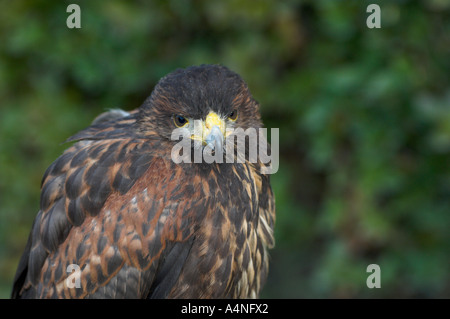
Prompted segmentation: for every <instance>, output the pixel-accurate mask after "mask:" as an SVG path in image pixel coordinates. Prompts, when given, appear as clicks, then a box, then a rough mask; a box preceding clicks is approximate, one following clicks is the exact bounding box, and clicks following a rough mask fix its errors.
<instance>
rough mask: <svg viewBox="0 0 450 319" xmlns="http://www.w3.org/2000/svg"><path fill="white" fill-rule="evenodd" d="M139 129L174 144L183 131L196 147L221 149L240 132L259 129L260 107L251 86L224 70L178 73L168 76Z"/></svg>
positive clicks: (210, 67) (144, 112) (152, 97)
mask: <svg viewBox="0 0 450 319" xmlns="http://www.w3.org/2000/svg"><path fill="white" fill-rule="evenodd" d="M139 122H140V127H141V130H142V131H143V132H144V133H145V132H146V131H148V132H155V133H157V134H158V135H159V136H160V137H161V138H162V139H164V140H171V142H172V143H176V141H172V139H171V137H172V133H173V131H174V130H176V129H179V128H183V129H185V132H186V133H187V136H189V137H190V138H191V140H192V141H193V143H192V145H193V147H195V145H197V146H198V145H200V146H202V147H206V146H209V147H211V148H212V149H214V148H217V147H221V146H222V145H223V142H224V139H225V138H226V137H227V136H228V135H229V134H230V133H231V132H232V131H233V130H234V129H236V128H242V129H243V130H246V129H247V128H250V127H252V128H255V129H256V128H260V127H261V126H262V124H261V117H260V114H259V105H258V103H257V102H256V101H255V100H254V99H253V97H252V95H251V93H250V91H249V89H248V87H247V84H246V83H245V82H244V80H243V79H242V78H241V77H240V76H239V75H238V74H236V73H235V72H233V71H231V70H229V69H228V68H226V67H224V66H219V65H201V66H192V67H188V68H186V69H178V70H176V71H174V72H172V73H170V74H168V75H167V76H165V77H163V78H162V79H161V80H160V81H159V83H158V84H157V85H156V87H155V89H154V90H153V92H152V94H151V95H150V97H149V98H148V99H147V100H146V101H145V102H144V104H143V105H142V106H141V109H140V120H139Z"/></svg>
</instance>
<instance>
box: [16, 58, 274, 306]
mask: <svg viewBox="0 0 450 319" xmlns="http://www.w3.org/2000/svg"><path fill="white" fill-rule="evenodd" d="M211 106H213V109H214V110H215V111H217V112H218V113H222V114H224V112H227V111H228V110H229V109H230V108H236V109H239V112H240V113H239V114H240V116H239V121H238V124H239V125H240V127H243V128H247V127H260V125H261V124H260V117H259V112H258V105H257V103H256V101H254V100H253V98H252V97H251V95H250V93H249V91H248V88H247V87H246V85H245V83H244V82H243V81H242V79H241V78H240V77H239V76H238V75H236V74H235V73H233V72H231V71H229V70H228V69H226V68H224V67H219V66H200V67H193V68H188V69H186V70H178V71H176V72H174V73H173V74H172V75H169V76H168V77H166V78H163V79H162V80H161V81H160V83H159V84H158V85H157V87H156V88H155V90H154V92H153V93H152V95H151V96H150V98H149V99H147V101H146V102H145V103H144V104H143V105H142V106H141V108H139V109H138V110H136V111H133V112H130V113H126V112H123V111H111V112H109V113H107V114H103V115H101V116H99V117H98V118H97V119H96V120H95V121H94V122H93V124H92V126H90V127H88V128H87V129H86V130H84V131H82V132H80V133H78V134H76V135H75V136H74V137H72V138H71V139H69V141H76V143H75V144H73V146H71V147H70V148H68V149H67V150H66V151H65V152H64V153H63V154H62V155H61V156H60V157H59V158H58V159H57V160H56V161H55V162H54V163H53V164H52V165H51V166H50V167H49V168H48V169H47V171H46V172H45V174H44V177H43V180H42V189H41V203H40V210H39V212H38V215H37V217H36V219H35V221H34V223H33V226H32V230H31V233H30V236H29V239H28V243H27V247H26V249H25V252H24V254H23V256H22V259H21V261H20V263H19V266H18V269H17V274H16V277H15V280H14V287H13V292H12V297H14V298H249V297H250V298H256V297H257V296H258V294H259V291H260V289H261V288H262V286H263V284H264V280H265V278H266V276H267V272H268V253H267V249H268V248H272V247H273V245H274V237H273V226H274V221H275V204H274V197H273V193H272V190H271V188H270V181H269V176H268V175H263V174H261V169H260V165H262V164H261V163H256V164H251V163H248V162H246V163H242V164H238V163H235V164H226V163H222V164H217V163H213V164H203V163H200V164H184V163H182V164H178V165H177V164H175V163H174V162H173V161H172V160H171V157H170V151H171V147H172V146H173V143H174V142H173V141H171V140H170V139H169V138H168V137H169V136H170V131H171V129H173V127H172V126H173V125H172V124H173V123H171V122H170V121H171V118H172V114H174V112H178V113H181V114H192V116H194V117H198V118H202V117H204V116H205V112H206V111H208V108H211ZM70 264H77V265H79V266H80V268H81V277H80V278H81V288H69V287H68V285H67V284H66V279H67V277H68V275H69V274H68V273H67V271H66V270H67V267H68V266H69V265H70Z"/></svg>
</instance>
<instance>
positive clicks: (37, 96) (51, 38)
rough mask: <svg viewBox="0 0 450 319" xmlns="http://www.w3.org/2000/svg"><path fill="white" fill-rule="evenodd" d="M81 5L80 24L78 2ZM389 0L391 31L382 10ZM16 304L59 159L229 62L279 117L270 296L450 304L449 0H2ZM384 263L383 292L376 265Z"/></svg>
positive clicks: (7, 211) (266, 116) (4, 139)
mask: <svg viewBox="0 0 450 319" xmlns="http://www.w3.org/2000/svg"><path fill="white" fill-rule="evenodd" d="M72 2H74V3H78V4H80V6H81V25H82V28H81V29H68V28H67V27H66V19H67V17H68V15H69V14H68V13H66V7H67V5H68V4H70V3H72ZM370 3H378V4H379V5H380V7H381V23H382V28H381V29H369V28H367V26H366V19H367V17H368V13H366V7H367V5H368V4H370ZM0 6H1V9H0V134H1V135H0V137H1V140H0V297H4V298H6V297H8V296H9V293H10V289H11V283H12V278H13V276H14V273H15V268H16V266H17V263H18V259H19V257H20V254H21V253H22V250H23V248H24V246H25V242H26V239H27V236H28V233H29V230H30V227H31V223H32V220H33V218H34V216H35V215H36V213H37V211H38V207H39V185H40V180H41V177H42V175H43V173H44V171H45V169H46V168H47V167H48V165H50V163H51V162H52V161H53V160H54V159H55V158H56V157H57V156H58V155H59V154H61V152H62V151H63V150H64V149H65V148H66V147H67V145H63V144H61V143H62V142H63V141H64V140H65V139H66V138H67V137H69V136H71V135H73V134H74V133H76V132H77V131H79V130H81V129H82V128H84V127H86V126H87V125H89V123H90V122H91V120H92V119H93V118H94V117H95V116H96V115H97V114H99V113H100V112H102V111H104V110H106V109H107V108H117V107H121V108H123V109H126V110H131V109H134V108H136V107H138V106H139V105H140V104H141V103H142V101H143V100H144V99H145V98H146V96H147V95H149V94H150V92H151V90H152V88H153V86H154V85H155V83H156V82H157V81H158V79H159V78H161V77H162V76H164V75H165V74H167V73H169V72H171V71H173V70H174V69H176V68H178V67H186V66H189V65H198V64H202V63H220V64H224V65H226V66H228V67H230V68H231V69H233V70H234V71H236V72H238V73H239V74H241V76H242V77H243V78H244V79H245V80H246V81H247V82H248V85H249V87H250V89H251V91H252V93H253V95H254V96H255V98H256V99H257V100H258V101H259V102H260V103H261V105H262V115H263V120H264V122H265V124H266V126H267V127H269V128H271V127H273V128H280V158H281V160H280V169H279V171H278V173H276V174H275V175H273V176H272V185H273V188H274V191H275V194H276V204H277V223H276V229H275V234H276V240H277V245H276V248H275V249H274V250H273V251H271V268H270V275H269V279H268V282H267V285H266V286H265V288H264V290H263V293H262V296H263V297H271V298H305V297H306V298H308V297H317V298H331V297H333V298H335V297H337V298H341V297H344V298H347V297H349V298H354V297H362V298H375V297H386V298H404V297H408V298H417V297H439V298H442V297H446V298H449V297H450V165H449V164H450V161H449V153H450V85H449V84H450V81H449V79H450V76H449V74H450V2H449V1H447V0H428V1H425V0H424V1H406V0H404V1H400V0H398V1H363V0H358V1H350V0H348V1H335V0H332V1H331V0H330V1H325V0H323V1H268V0H266V1H237V0H236V1H211V0H210V1H183V0H181V1H133V2H131V1H99V0H96V1H92V0H91V1H75V0H74V1H22V0H14V1H0ZM372 263H375V264H378V265H380V267H381V288H380V289H369V288H367V286H366V278H367V276H368V273H366V267H367V266H368V265H369V264H372Z"/></svg>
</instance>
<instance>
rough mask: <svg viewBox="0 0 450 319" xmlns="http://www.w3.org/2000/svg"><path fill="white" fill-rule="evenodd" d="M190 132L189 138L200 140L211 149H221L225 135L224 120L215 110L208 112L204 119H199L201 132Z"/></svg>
mask: <svg viewBox="0 0 450 319" xmlns="http://www.w3.org/2000/svg"><path fill="white" fill-rule="evenodd" d="M197 133H198V134H192V135H191V139H193V140H198V141H202V144H203V145H206V146H208V147H210V148H211V149H212V150H215V149H221V148H222V146H223V139H224V135H225V122H224V121H223V120H222V119H221V118H220V116H219V115H217V114H216V113H215V112H210V113H209V114H208V115H207V116H206V120H205V121H201V132H197Z"/></svg>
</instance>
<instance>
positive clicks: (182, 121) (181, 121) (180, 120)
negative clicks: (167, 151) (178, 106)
mask: <svg viewBox="0 0 450 319" xmlns="http://www.w3.org/2000/svg"><path fill="white" fill-rule="evenodd" d="M173 121H174V123H175V125H176V126H177V127H183V126H186V125H187V124H188V123H189V121H188V120H187V118H185V117H184V116H181V115H175V116H174V117H173Z"/></svg>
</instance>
